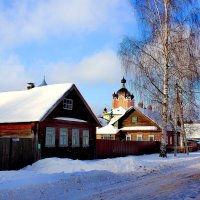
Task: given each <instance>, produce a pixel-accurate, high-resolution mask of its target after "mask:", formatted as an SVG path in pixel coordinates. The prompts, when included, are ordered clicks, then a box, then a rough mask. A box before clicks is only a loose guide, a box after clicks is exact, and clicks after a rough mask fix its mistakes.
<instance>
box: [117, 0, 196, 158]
mask: <svg viewBox="0 0 200 200" xmlns="http://www.w3.org/2000/svg"><path fill="white" fill-rule="evenodd" d="M194 3H195V4H194ZM133 5H134V8H135V10H136V11H138V13H139V19H140V22H141V23H140V24H141V25H142V26H143V32H144V33H145V34H144V35H143V36H142V37H141V38H140V41H138V40H136V39H134V38H126V39H125V40H124V41H123V42H122V43H121V47H120V51H119V54H120V56H121V59H122V63H123V67H124V69H125V70H126V71H134V72H135V73H138V74H140V76H139V77H138V78H139V79H138V80H137V84H138V85H139V87H140V89H141V91H142V90H143V91H144V90H146V91H148V93H149V94H150V96H151V97H153V98H152V100H154V101H157V102H158V103H160V104H161V108H162V138H161V146H160V156H161V157H166V156H167V153H166V136H167V125H168V118H169V95H170V94H169V86H170V84H169V79H170V78H171V76H172V75H173V70H174V64H175V61H176V59H175V58H174V57H175V56H174V55H175V54H174V53H173V51H172V47H173V48H177V47H176V46H175V45H171V43H170V42H171V41H172V40H171V38H172V37H173V35H174V34H175V33H177V32H178V31H179V30H180V26H181V28H183V29H184V30H185V29H188V27H189V29H192V27H195V26H193V25H194V24H196V25H197V26H196V28H197V27H198V24H199V18H198V17H199V16H198V15H199V6H198V3H197V2H196V1H193V0H143V1H139V0H135V1H133ZM197 30H199V29H197ZM196 32H197V31H196ZM177 42H178V41H177ZM175 75H177V74H176V73H174V76H175ZM147 83H148V84H147ZM156 97H157V98H156Z"/></svg>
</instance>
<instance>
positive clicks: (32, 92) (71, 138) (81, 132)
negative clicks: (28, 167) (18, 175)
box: [0, 83, 100, 169]
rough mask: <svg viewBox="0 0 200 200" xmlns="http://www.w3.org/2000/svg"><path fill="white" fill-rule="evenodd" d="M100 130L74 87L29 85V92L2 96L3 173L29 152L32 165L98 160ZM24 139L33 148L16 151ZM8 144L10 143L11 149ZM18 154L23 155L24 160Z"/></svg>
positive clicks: (0, 137)
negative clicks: (54, 159)
mask: <svg viewBox="0 0 200 200" xmlns="http://www.w3.org/2000/svg"><path fill="white" fill-rule="evenodd" d="M96 126H100V124H99V121H98V120H97V118H96V117H95V115H94V113H93V112H92V110H91V108H90V107H89V105H88V104H87V102H86V101H85V100H84V98H83V96H82V95H81V93H80V92H79V90H78V89H77V87H76V86H75V85H74V84H71V83H68V84H55V85H46V84H42V85H41V86H39V87H34V85H33V84H29V86H28V90H25V91H14V92H2V93H0V157H1V158H2V159H1V160H0V169H1V165H2V166H3V165H4V161H5V160H6V159H7V160H9V162H10V160H12V159H13V157H14V156H13V155H15V156H18V157H20V158H21V157H24V155H26V151H27V152H28V151H29V154H31V155H30V157H32V158H31V159H29V162H30V160H32V162H33V161H35V160H37V159H39V158H46V157H55V156H56V157H68V158H74V159H77V158H79V159H91V158H94V154H95V141H96ZM22 139H23V140H24V141H23V142H22V143H23V144H24V143H26V141H25V139H26V140H29V141H31V144H32V145H31V146H30V148H29V147H26V148H25V145H22V146H20V145H19V146H18V148H17V149H16V150H15V149H14V148H15V146H16V145H17V144H21V143H20V142H21V140H22ZM5 140H10V141H9V142H8V143H9V145H6V144H5V142H3V141H5ZM30 149H31V150H30ZM10 151H11V152H10ZM16 151H21V152H19V154H21V156H19V155H16V154H17V152H16ZM3 157H4V160H3ZM4 168H6V167H4ZM11 168H15V167H11Z"/></svg>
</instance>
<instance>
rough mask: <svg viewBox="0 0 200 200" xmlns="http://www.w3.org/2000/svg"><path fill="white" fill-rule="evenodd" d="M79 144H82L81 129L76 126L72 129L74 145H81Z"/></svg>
mask: <svg viewBox="0 0 200 200" xmlns="http://www.w3.org/2000/svg"><path fill="white" fill-rule="evenodd" d="M79 146H80V133H79V129H77V128H74V129H72V147H79Z"/></svg>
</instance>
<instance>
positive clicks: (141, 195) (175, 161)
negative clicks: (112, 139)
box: [0, 152, 200, 200]
mask: <svg viewBox="0 0 200 200" xmlns="http://www.w3.org/2000/svg"><path fill="white" fill-rule="evenodd" d="M0 199H1V200H29V199H30V200H34V199H37V200H49V199H50V200H51V199H52V200H54V199H55V200H62V199H65V200H66V199H70V200H71V199H72V200H74V199H82V200H110V199H114V200H121V199H122V200H123V199H124V200H125V199H126V200H129V199H130V200H137V199H145V200H146V199H185V200H189V199H200V152H196V153H192V154H190V156H185V155H181V154H180V155H179V156H178V158H173V156H172V155H170V156H169V157H168V158H167V159H163V158H159V157H158V155H157V154H154V155H145V156H129V157H126V158H116V159H105V160H96V161H78V160H75V161H72V160H69V159H58V158H52V159H45V160H41V161H39V162H37V163H35V164H34V165H33V166H29V167H27V168H25V169H23V170H19V171H10V172H6V171H5V172H0Z"/></svg>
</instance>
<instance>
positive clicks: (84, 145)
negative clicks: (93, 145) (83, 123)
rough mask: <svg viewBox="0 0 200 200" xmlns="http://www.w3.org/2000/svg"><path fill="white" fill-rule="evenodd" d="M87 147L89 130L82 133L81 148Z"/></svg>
mask: <svg viewBox="0 0 200 200" xmlns="http://www.w3.org/2000/svg"><path fill="white" fill-rule="evenodd" d="M87 146H89V130H84V131H83V147H87Z"/></svg>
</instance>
